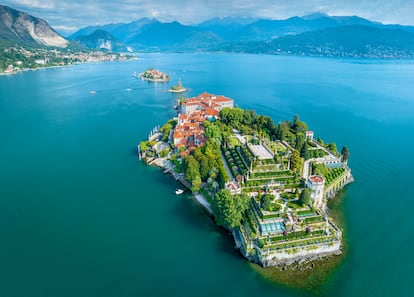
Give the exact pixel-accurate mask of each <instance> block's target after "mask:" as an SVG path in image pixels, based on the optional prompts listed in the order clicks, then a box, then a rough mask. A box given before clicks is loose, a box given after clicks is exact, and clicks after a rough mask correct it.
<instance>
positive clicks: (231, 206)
mask: <svg viewBox="0 0 414 297" xmlns="http://www.w3.org/2000/svg"><path fill="white" fill-rule="evenodd" d="M249 201H250V198H249V196H248V195H246V194H241V195H234V196H233V195H231V193H230V191H229V190H226V189H223V190H220V191H219V192H217V193H216V194H215V195H214V201H213V203H212V208H213V213H214V216H215V218H216V221H217V224H219V225H222V226H230V227H231V228H235V227H238V226H240V223H241V220H242V218H243V213H244V212H245V211H246V209H247V207H248V205H249Z"/></svg>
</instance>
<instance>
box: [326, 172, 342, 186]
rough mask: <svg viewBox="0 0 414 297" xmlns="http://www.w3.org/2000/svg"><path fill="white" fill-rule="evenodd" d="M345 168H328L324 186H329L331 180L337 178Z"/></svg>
mask: <svg viewBox="0 0 414 297" xmlns="http://www.w3.org/2000/svg"><path fill="white" fill-rule="evenodd" d="M345 171H346V170H345V168H332V169H328V173H327V174H326V175H325V176H324V177H325V186H329V185H330V184H331V183H332V182H333V181H335V180H336V179H337V178H339V177H340V176H341V175H342V174H344V173H345Z"/></svg>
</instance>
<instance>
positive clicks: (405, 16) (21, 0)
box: [1, 0, 414, 33]
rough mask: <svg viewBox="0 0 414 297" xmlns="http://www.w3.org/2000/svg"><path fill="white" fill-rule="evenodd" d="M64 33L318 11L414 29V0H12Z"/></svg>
mask: <svg viewBox="0 0 414 297" xmlns="http://www.w3.org/2000/svg"><path fill="white" fill-rule="evenodd" d="M1 4H3V5H7V6H10V7H11V8H14V9H18V10H22V11H25V12H27V13H29V14H31V15H33V16H36V17H39V18H42V19H44V20H46V21H47V22H48V23H49V24H50V25H51V26H52V27H53V28H54V29H55V30H57V31H58V32H60V33H70V32H74V31H76V30H77V29H80V28H83V27H86V26H89V25H103V24H109V23H129V22H131V21H134V20H137V19H140V18H143V17H150V18H153V17H154V18H157V19H158V20H160V21H163V22H171V21H178V22H180V23H183V24H197V23H200V22H202V21H204V20H207V19H211V18H214V17H219V18H223V17H253V18H266V19H286V18H289V17H292V16H304V15H308V14H311V13H315V12H321V13H326V14H329V15H338V16H339V15H341V16H345V15H346V16H349V15H358V16H360V17H364V18H367V19H370V20H373V21H378V22H382V23H385V24H403V25H414V17H413V16H414V0H6V1H3V2H2V3H1Z"/></svg>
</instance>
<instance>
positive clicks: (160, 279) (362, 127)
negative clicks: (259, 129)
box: [0, 54, 414, 297]
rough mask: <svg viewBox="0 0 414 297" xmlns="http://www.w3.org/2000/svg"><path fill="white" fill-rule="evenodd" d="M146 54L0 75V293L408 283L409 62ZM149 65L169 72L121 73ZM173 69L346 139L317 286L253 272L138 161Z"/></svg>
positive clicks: (189, 292)
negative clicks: (333, 231)
mask: <svg viewBox="0 0 414 297" xmlns="http://www.w3.org/2000/svg"><path fill="white" fill-rule="evenodd" d="M142 57H143V59H142V60H138V61H133V62H126V63H103V64H84V65H77V66H74V67H68V68H59V69H48V70H40V71H36V72H27V73H21V74H17V75H13V76H7V77H0V135H1V142H0V239H1V241H0V296H2V297H31V296H36V297H37V296H39V297H46V296H51V297H52V296H53V297H54V296H68V297H69V296H70V297H73V296H85V297H86V296H88V297H90V296H99V297H111V296H238V297H239V296H262V297H265V296H308V295H311V296H313V295H314V294H318V295H322V296H411V295H412V293H411V291H412V289H411V288H412V286H411V283H412V273H411V270H412V266H413V264H414V260H413V259H412V250H413V248H414V242H413V241H414V239H413V238H414V230H413V229H414V227H413V223H412V222H413V220H412V216H411V213H412V209H413V207H414V200H413V197H414V190H413V188H412V187H411V184H412V180H413V177H414V176H413V173H412V170H413V168H414V161H413V158H412V155H413V153H412V151H413V147H414V137H413V136H412V135H413V132H412V131H413V128H414V116H413V114H414V98H413V94H414V84H413V82H414V80H413V73H414V63H413V62H407V61H393V62H385V61H365V60H335V59H318V58H291V57H274V56H257V55H216V54H214V55H213V54H211V55H209V54H194V55H187V54H169V55H157V54H154V55H144V56H142ZM150 66H151V67H155V68H160V69H161V70H164V71H166V72H168V73H169V74H170V75H171V76H172V77H173V79H172V81H171V82H170V83H169V84H167V85H164V84H155V85H154V84H150V83H147V82H144V81H141V80H136V79H134V78H133V77H132V74H133V73H134V71H137V72H140V71H142V70H145V69H146V68H148V67H150ZM178 79H182V81H183V84H184V86H186V87H189V88H190V92H189V95H191V96H192V95H197V94H199V93H201V92H204V91H208V92H211V93H216V94H223V95H226V96H229V97H231V98H234V99H235V100H236V104H237V105H239V106H241V107H243V108H254V109H256V110H257V111H258V112H259V113H264V114H267V115H270V116H272V117H273V118H274V120H275V121H276V122H278V121H280V120H286V119H291V118H292V117H293V115H294V114H299V115H300V117H301V119H303V120H304V121H305V122H307V123H308V124H309V126H310V127H311V128H312V129H313V130H314V131H315V132H316V136H321V137H322V138H323V139H324V140H325V141H327V142H331V141H335V142H336V143H337V146H338V148H341V147H342V145H347V146H348V148H349V150H350V154H351V160H350V166H351V168H352V169H353V174H354V176H355V179H356V181H355V183H353V184H352V185H350V186H348V187H347V189H346V191H345V195H344V201H343V207H344V215H345V218H346V221H345V224H346V230H347V232H346V240H347V242H348V246H349V253H348V254H347V257H346V259H345V261H344V262H343V263H342V265H341V266H340V267H339V268H338V269H337V270H336V271H335V273H334V274H333V276H332V277H331V278H330V279H329V280H328V281H327V282H326V284H325V285H324V286H323V287H322V288H321V290H320V291H318V292H316V293H312V292H311V293H308V292H302V291H297V290H291V289H286V288H284V287H283V286H280V285H278V284H273V283H271V282H268V281H266V280H264V279H263V278H262V277H261V276H260V275H258V274H257V273H256V272H255V271H254V270H253V269H252V268H251V266H250V264H249V263H247V262H246V261H245V260H243V259H242V258H241V257H240V256H239V254H238V253H237V252H236V251H235V250H234V249H233V243H232V241H231V238H230V236H229V235H228V234H227V233H226V232H223V231H222V230H221V229H219V228H217V227H216V226H215V224H214V223H213V222H212V221H211V219H210V218H209V217H208V216H206V215H205V213H204V212H203V211H202V210H201V209H200V208H199V207H198V205H197V204H195V203H194V202H193V200H192V199H191V197H190V196H189V195H188V194H184V195H175V189H176V187H177V186H178V185H177V184H176V183H175V182H174V181H173V180H172V179H171V178H169V177H168V176H165V175H163V174H162V173H161V172H160V171H159V170H158V169H156V168H150V167H146V166H144V165H143V164H141V163H140V162H138V160H137V158H136V156H135V148H136V145H137V143H138V141H140V140H143V139H145V138H146V137H147V136H148V131H149V130H150V129H152V128H153V127H154V126H155V125H157V124H162V123H163V122H164V121H165V120H167V119H168V118H170V117H171V116H173V115H174V112H173V110H172V108H171V107H172V106H173V105H174V103H175V100H176V98H177V95H175V94H170V93H168V92H166V90H167V89H168V87H169V86H171V85H174V84H176V83H177V82H178ZM127 88H131V89H132V90H131V91H130V92H127V91H126V89H127ZM92 90H95V91H96V95H91V94H90V92H91V91H92Z"/></svg>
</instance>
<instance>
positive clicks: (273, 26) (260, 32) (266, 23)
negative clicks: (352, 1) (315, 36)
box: [238, 14, 376, 41]
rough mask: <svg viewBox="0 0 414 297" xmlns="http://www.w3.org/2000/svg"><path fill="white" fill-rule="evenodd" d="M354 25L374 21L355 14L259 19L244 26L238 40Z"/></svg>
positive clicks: (367, 24) (369, 23)
mask: <svg viewBox="0 0 414 297" xmlns="http://www.w3.org/2000/svg"><path fill="white" fill-rule="evenodd" d="M354 25H365V26H375V25H376V23H373V22H371V21H369V20H366V19H363V18H360V17H357V16H346V17H331V16H328V15H325V14H312V15H308V16H304V17H292V18H288V19H285V20H259V21H257V22H254V23H251V24H249V25H247V26H245V27H244V28H243V29H242V30H241V31H240V32H239V38H238V39H239V40H240V41H253V40H256V41H257V40H267V39H272V38H277V37H280V36H284V35H294V34H300V33H303V32H308V31H315V30H321V29H326V28H333V27H341V26H354Z"/></svg>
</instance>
